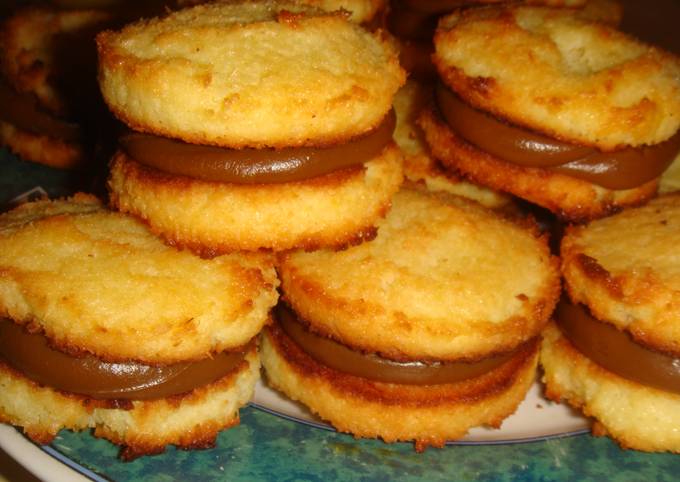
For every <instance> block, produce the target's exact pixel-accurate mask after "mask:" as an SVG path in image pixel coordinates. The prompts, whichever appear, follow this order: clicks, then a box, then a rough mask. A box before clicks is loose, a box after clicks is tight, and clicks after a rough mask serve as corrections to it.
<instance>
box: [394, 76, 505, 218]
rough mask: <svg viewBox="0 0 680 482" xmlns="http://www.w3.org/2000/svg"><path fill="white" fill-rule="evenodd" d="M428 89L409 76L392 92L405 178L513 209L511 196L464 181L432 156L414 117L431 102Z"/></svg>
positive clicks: (397, 140) (431, 189) (423, 186)
mask: <svg viewBox="0 0 680 482" xmlns="http://www.w3.org/2000/svg"><path fill="white" fill-rule="evenodd" d="M431 97H432V93H431V89H429V88H428V86H426V85H424V84H422V83H420V82H417V81H415V80H412V79H410V80H408V81H407V82H406V84H404V86H403V87H402V88H401V89H399V91H397V94H396V95H395V96H394V112H395V113H396V114H397V125H396V127H395V129H394V140H395V141H396V142H397V145H398V146H399V148H400V149H401V151H402V153H403V154H404V178H405V180H406V181H408V182H409V184H410V185H411V186H420V187H422V188H424V189H427V190H429V191H445V192H448V193H450V194H454V195H457V196H462V197H465V198H468V199H472V200H474V201H477V202H478V203H480V204H482V205H483V206H486V207H488V208H491V209H501V210H505V211H512V210H513V209H514V208H515V205H514V203H513V201H512V197H511V196H508V195H507V194H503V193H499V192H496V191H492V190H491V189H488V188H486V187H483V186H478V185H476V184H473V183H471V182H467V181H466V180H464V179H463V178H461V177H460V176H457V175H455V174H454V173H452V172H451V171H448V170H446V169H444V168H443V167H442V166H441V165H440V163H439V162H438V161H437V160H436V159H434V158H433V157H432V155H431V154H430V149H429V147H428V145H427V142H425V138H424V135H423V131H422V129H421V128H420V126H418V125H417V123H416V119H417V117H418V114H419V113H420V111H421V110H422V108H423V106H425V105H428V104H429V103H430V102H431Z"/></svg>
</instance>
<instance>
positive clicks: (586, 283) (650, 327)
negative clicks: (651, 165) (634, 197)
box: [561, 194, 680, 355]
mask: <svg viewBox="0 0 680 482" xmlns="http://www.w3.org/2000/svg"><path fill="white" fill-rule="evenodd" d="M679 241H680V195H679V194H670V195H666V196H661V197H659V198H656V199H654V200H652V201H650V202H649V203H648V204H646V205H645V206H642V207H638V208H631V209H626V210H624V211H622V212H621V213H619V214H616V215H614V216H611V217H608V218H604V219H600V220H597V221H593V222H591V223H590V224H588V225H583V226H574V227H571V228H569V229H568V230H567V233H566V235H565V237H564V239H563V241H562V247H561V253H562V272H563V275H564V278H565V282H566V289H567V291H568V293H569V295H570V297H571V299H572V301H574V302H576V303H582V304H584V305H586V306H587V307H588V308H589V309H590V310H591V312H592V313H593V315H594V316H596V317H597V318H598V319H600V320H602V321H605V322H609V323H612V324H614V325H616V326H617V327H618V328H620V329H622V330H627V331H628V332H630V333H631V334H632V335H633V337H634V338H635V339H637V340H638V341H639V342H641V343H642V344H645V345H647V346H650V347H653V348H657V349H660V350H665V351H669V352H672V353H675V354H676V355H680V323H678V319H680V318H679V317H680V255H679V254H678V242H679Z"/></svg>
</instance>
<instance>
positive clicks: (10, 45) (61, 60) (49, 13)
mask: <svg viewBox="0 0 680 482" xmlns="http://www.w3.org/2000/svg"><path fill="white" fill-rule="evenodd" d="M111 19H112V16H111V14H110V13H108V12H104V11H96V10H82V9H81V10H69V11H61V10H58V9H56V8H50V7H30V8H24V9H20V10H18V11H17V12H15V13H14V14H13V15H12V16H11V17H9V18H8V19H7V20H5V21H4V22H3V24H2V27H1V31H0V44H1V45H2V49H0V68H1V70H2V76H1V78H0V104H2V106H3V107H2V109H1V110H0V144H2V145H4V146H7V147H8V148H9V149H10V150H11V151H12V152H14V153H16V154H18V155H19V156H21V157H22V158H23V159H25V160H30V161H35V162H39V163H42V164H46V165H49V166H52V167H58V168H72V167H75V166H78V165H80V164H82V163H83V161H84V160H85V158H86V154H87V152H86V151H87V149H86V147H87V145H88V143H89V142H90V141H91V140H90V139H87V137H88V136H87V133H88V132H89V131H87V130H86V129H84V127H83V126H85V125H87V123H88V122H86V121H91V118H89V119H88V117H90V116H91V115H92V114H93V112H92V110H91V109H92V106H93V104H95V103H96V101H94V99H93V98H94V97H95V96H96V95H98V93H97V91H96V81H95V79H94V75H95V64H96V61H95V50H94V35H95V33H96V32H97V30H99V29H100V28H103V26H104V25H105V24H107V23H109V22H110V21H111ZM88 67H89V69H88ZM88 74H89V75H88ZM83 87H84V88H83Z"/></svg>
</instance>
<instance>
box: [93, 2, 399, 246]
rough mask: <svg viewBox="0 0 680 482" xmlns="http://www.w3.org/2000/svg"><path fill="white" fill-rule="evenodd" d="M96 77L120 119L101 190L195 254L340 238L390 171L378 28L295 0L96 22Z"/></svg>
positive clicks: (378, 206)
mask: <svg viewBox="0 0 680 482" xmlns="http://www.w3.org/2000/svg"><path fill="white" fill-rule="evenodd" d="M97 42H98V48H99V55H100V76H99V80H100V86H101V88H102V92H103V94H104V98H105V100H106V101H107V103H108V105H109V107H110V109H111V110H112V112H113V113H114V114H115V115H116V116H117V117H119V118H120V119H121V120H123V121H124V122H125V123H126V124H127V125H128V126H130V127H131V128H132V129H134V130H135V131H136V132H132V133H130V135H127V136H124V137H123V138H122V139H121V150H120V151H119V152H118V154H117V155H116V156H115V157H114V159H113V161H112V166H111V176H110V180H109V188H110V193H111V199H112V203H113V204H114V206H116V207H118V208H119V209H120V210H121V211H124V212H130V213H133V214H135V215H136V216H138V217H141V218H142V219H144V220H145V221H146V222H148V224H149V225H150V227H151V228H152V230H153V231H154V232H156V233H157V234H159V235H161V236H162V237H164V238H165V239H166V240H167V241H168V242H170V243H171V244H174V245H177V246H185V247H189V248H191V249H194V250H198V251H201V252H204V253H207V254H213V253H219V252H225V251H233V250H241V249H245V250H253V249H262V248H265V249H275V250H282V249H289V248H300V247H303V248H307V249H313V248H315V247H319V246H343V245H347V244H351V243H354V242H359V241H361V240H362V239H365V238H369V237H371V236H372V235H374V233H375V230H374V225H375V222H376V220H377V219H378V218H379V217H381V216H382V215H384V213H385V212H386V211H387V209H388V208H389V200H390V198H391V196H392V195H393V194H394V192H395V191H396V190H397V189H398V186H399V185H400V183H401V179H402V172H401V159H400V154H399V150H398V148H397V147H396V146H395V145H394V142H393V141H392V137H391V133H392V129H393V126H394V115H393V114H392V113H391V110H390V109H391V103H392V97H393V95H394V93H395V92H396V91H397V89H398V88H399V86H400V85H401V84H402V83H403V81H404V72H403V71H402V70H401V68H400V67H399V65H398V61H397V56H396V53H395V52H393V50H392V49H391V47H390V46H389V44H388V43H387V42H385V41H383V40H381V39H380V37H379V36H377V35H374V34H371V33H368V32H367V31H365V30H364V29H362V28H361V27H359V26H357V25H355V24H352V23H351V22H349V21H348V20H347V19H346V16H345V15H343V14H341V13H335V14H328V13H323V12H320V11H317V10H312V9H310V8H309V7H305V6H301V5H298V4H281V3H270V2H259V3H237V4H211V5H201V6H197V7H194V8H191V9H186V10H182V11H178V12H175V13H173V14H170V15H168V16H167V17H165V18H162V19H155V20H152V21H149V22H140V23H137V24H133V25H130V26H128V27H126V28H124V29H123V30H122V31H121V32H117V33H116V32H104V33H102V34H100V35H99V36H98V38H97Z"/></svg>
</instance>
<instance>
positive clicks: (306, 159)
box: [119, 111, 396, 184]
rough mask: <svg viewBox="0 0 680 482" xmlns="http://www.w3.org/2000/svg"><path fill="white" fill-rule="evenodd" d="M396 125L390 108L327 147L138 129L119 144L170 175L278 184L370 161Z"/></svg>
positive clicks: (388, 141) (222, 180)
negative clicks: (373, 124) (188, 137)
mask: <svg viewBox="0 0 680 482" xmlns="http://www.w3.org/2000/svg"><path fill="white" fill-rule="evenodd" d="M395 123H396V117H395V114H394V112H393V111H390V112H389V114H388V115H387V116H385V119H384V120H383V121H382V122H381V123H380V125H379V126H378V127H377V128H375V129H374V130H373V131H371V132H370V133H368V134H366V135H363V136H361V137H357V138H355V139H352V140H350V141H349V142H346V143H344V144H339V145H334V146H329V147H291V148H284V149H271V148H266V149H253V148H244V149H227V148H221V147H215V146H204V145H195V144H188V143H185V142H181V141H177V140H173V139H167V138H164V137H159V136H153V135H148V134H140V133H136V132H135V133H130V134H126V135H124V136H122V137H121V139H120V141H119V142H120V145H121V146H122V148H123V150H125V152H127V154H128V155H129V156H130V157H132V158H133V159H135V160H136V161H138V162H140V163H142V164H145V165H147V166H149V167H153V168H155V169H158V170H160V171H163V172H166V173H169V174H176V175H181V176H188V177H192V178H194V179H201V180H205V181H217V182H226V183H237V184H259V183H279V182H292V181H301V180H305V179H311V178H314V177H317V176H321V175H324V174H328V173H331V172H333V171H337V170H340V169H343V168H348V167H352V166H359V165H361V164H364V163H365V162H368V161H369V160H371V159H372V158H374V157H376V156H378V155H379V154H380V153H381V152H382V150H383V149H384V148H385V146H386V145H387V144H388V143H390V142H391V141H392V132H393V131H394V126H395Z"/></svg>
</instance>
